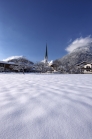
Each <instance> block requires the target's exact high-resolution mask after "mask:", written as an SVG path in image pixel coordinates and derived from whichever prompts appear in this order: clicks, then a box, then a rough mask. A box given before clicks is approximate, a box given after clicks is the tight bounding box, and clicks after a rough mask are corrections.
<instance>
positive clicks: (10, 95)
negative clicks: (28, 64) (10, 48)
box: [0, 74, 92, 139]
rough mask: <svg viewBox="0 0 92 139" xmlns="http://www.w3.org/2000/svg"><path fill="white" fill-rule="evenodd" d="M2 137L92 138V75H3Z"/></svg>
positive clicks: (0, 82) (0, 96)
mask: <svg viewBox="0 0 92 139" xmlns="http://www.w3.org/2000/svg"><path fill="white" fill-rule="evenodd" d="M0 139H92V75H91V74H90V75H86V74H83V75H81V74H80V75H77V74H76V75H73V74H60V75H59V74H25V75H24V74H0Z"/></svg>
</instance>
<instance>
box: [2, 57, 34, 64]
mask: <svg viewBox="0 0 92 139" xmlns="http://www.w3.org/2000/svg"><path fill="white" fill-rule="evenodd" d="M3 61H6V62H13V63H15V64H21V65H32V64H33V62H32V61H29V60H28V59H27V58H25V57H24V56H12V57H9V58H7V59H5V60H3Z"/></svg>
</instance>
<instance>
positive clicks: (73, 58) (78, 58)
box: [54, 43, 92, 68]
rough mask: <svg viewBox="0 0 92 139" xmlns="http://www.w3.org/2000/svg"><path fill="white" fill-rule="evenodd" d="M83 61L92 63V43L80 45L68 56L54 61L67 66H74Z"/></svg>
mask: <svg viewBox="0 0 92 139" xmlns="http://www.w3.org/2000/svg"><path fill="white" fill-rule="evenodd" d="M82 62H87V63H92V43H90V44H88V45H87V46H84V47H79V48H77V49H75V50H73V51H72V52H71V53H69V54H67V55H66V56H64V57H62V58H60V59H57V60H55V61H54V63H59V65H62V66H64V67H65V68H66V67H67V68H70V67H73V66H75V65H77V64H80V63H82Z"/></svg>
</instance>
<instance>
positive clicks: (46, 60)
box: [45, 43, 48, 63]
mask: <svg viewBox="0 0 92 139" xmlns="http://www.w3.org/2000/svg"><path fill="white" fill-rule="evenodd" d="M45 62H46V63H47V62H48V50H47V43H46V52H45Z"/></svg>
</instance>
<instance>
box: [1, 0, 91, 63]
mask: <svg viewBox="0 0 92 139" xmlns="http://www.w3.org/2000/svg"><path fill="white" fill-rule="evenodd" d="M91 34H92V1H91V0H0V60H2V59H5V58H7V57H10V56H18V55H19V56H20V55H23V56H25V57H27V58H28V59H30V60H32V61H35V62H36V61H41V60H42V59H43V58H44V54H45V47H46V41H47V45H48V55H49V60H55V59H57V58H61V57H62V56H64V55H66V54H67V53H68V52H67V51H66V50H67V47H70V45H72V44H73V42H75V40H77V41H78V40H79V41H80V39H81V38H82V39H84V40H85V39H87V38H88V39H91ZM89 35H90V36H89ZM84 42H85V41H84Z"/></svg>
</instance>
